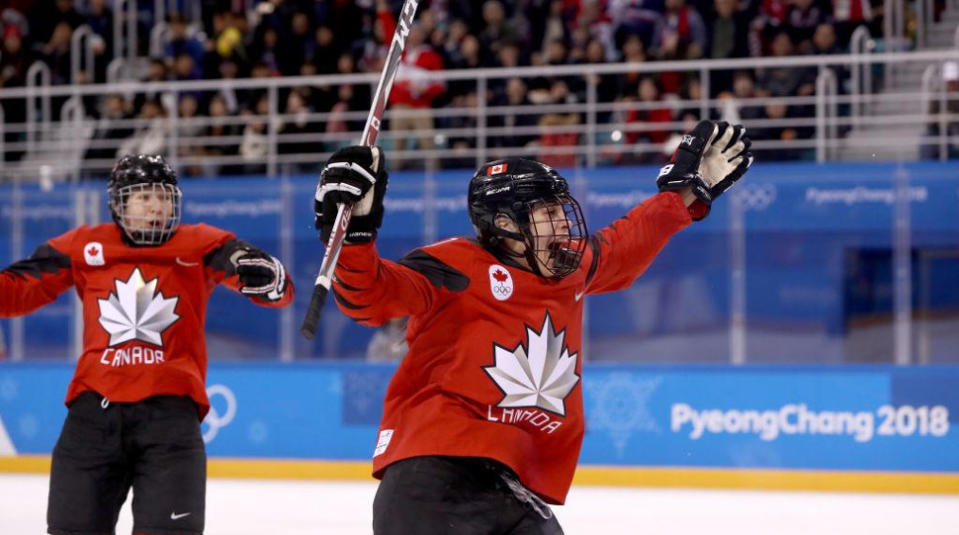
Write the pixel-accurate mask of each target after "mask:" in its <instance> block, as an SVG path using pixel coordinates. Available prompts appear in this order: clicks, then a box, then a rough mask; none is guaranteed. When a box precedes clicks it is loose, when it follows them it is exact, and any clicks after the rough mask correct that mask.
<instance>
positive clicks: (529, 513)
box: [500, 467, 563, 535]
mask: <svg viewBox="0 0 959 535" xmlns="http://www.w3.org/2000/svg"><path fill="white" fill-rule="evenodd" d="M500 477H501V478H502V480H503V482H504V483H505V485H506V488H507V489H508V491H509V492H511V493H512V495H513V496H514V497H515V498H516V501H517V502H519V503H520V504H521V505H522V508H523V509H524V510H525V514H524V515H523V517H522V518H521V519H520V521H519V522H517V523H516V525H514V526H512V527H510V529H508V530H507V531H505V532H503V535H563V528H562V527H560V525H559V521H558V520H557V519H556V515H555V514H553V510H552V508H550V506H549V505H548V504H547V503H546V502H544V501H543V500H542V499H540V498H539V496H537V495H535V494H533V493H532V492H530V490H529V489H527V488H526V487H524V486H523V484H522V483H520V481H519V478H518V477H516V475H515V474H514V473H513V472H512V471H510V470H508V469H506V468H505V467H503V470H502V471H501V473H500Z"/></svg>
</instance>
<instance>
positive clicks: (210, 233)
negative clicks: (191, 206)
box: [177, 223, 236, 243]
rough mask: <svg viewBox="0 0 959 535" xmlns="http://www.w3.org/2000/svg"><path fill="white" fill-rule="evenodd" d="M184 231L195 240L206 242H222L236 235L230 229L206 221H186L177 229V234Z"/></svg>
mask: <svg viewBox="0 0 959 535" xmlns="http://www.w3.org/2000/svg"><path fill="white" fill-rule="evenodd" d="M181 232H182V233H183V234H184V235H186V236H187V237H189V238H190V239H191V240H193V241H201V242H206V243H222V242H225V241H226V240H229V239H230V238H235V237H236V236H235V235H234V234H233V233H232V232H230V231H228V230H223V229H221V228H219V227H214V226H213V225H207V224H206V223H184V224H182V225H180V227H179V228H178V229H177V234H179V233H181Z"/></svg>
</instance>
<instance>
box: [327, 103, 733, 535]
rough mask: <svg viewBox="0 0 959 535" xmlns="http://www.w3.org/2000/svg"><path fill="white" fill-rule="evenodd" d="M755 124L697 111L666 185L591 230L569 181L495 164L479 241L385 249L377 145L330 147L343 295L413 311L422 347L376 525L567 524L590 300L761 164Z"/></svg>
mask: <svg viewBox="0 0 959 535" xmlns="http://www.w3.org/2000/svg"><path fill="white" fill-rule="evenodd" d="M749 145H750V143H749V139H748V138H747V137H745V136H744V129H743V128H742V127H741V126H730V125H727V124H725V123H714V122H711V121H702V122H700V123H699V124H698V125H697V126H696V128H695V129H694V131H693V132H690V133H689V134H687V135H686V136H684V137H683V140H682V142H681V144H680V146H679V148H678V149H677V151H676V153H675V155H674V157H673V159H672V160H671V162H670V163H669V164H668V165H666V166H665V167H663V169H662V171H660V173H659V177H658V179H657V184H658V186H659V189H660V193H659V194H657V195H655V196H654V197H652V198H650V199H648V200H647V201H645V202H643V203H642V204H640V205H639V206H636V207H635V208H633V209H632V210H630V211H629V213H627V214H626V216H625V217H623V218H621V219H619V220H618V221H616V222H615V223H613V224H611V225H610V226H608V227H606V228H604V229H602V230H601V231H599V232H598V233H597V234H595V235H593V236H590V235H588V233H587V230H586V222H585V221H584V219H583V213H582V210H581V209H580V206H579V204H578V203H577V202H576V200H575V199H574V198H573V197H572V195H571V194H570V192H569V186H568V185H567V183H566V180H565V179H564V178H563V177H562V176H560V174H559V173H557V172H556V171H555V170H553V169H551V168H550V167H548V166H546V165H543V164H541V163H538V162H534V161H530V160H524V159H519V158H511V159H506V160H498V161H494V162H490V163H488V164H486V165H484V166H482V167H481V168H480V169H479V170H478V171H477V172H476V174H475V175H474V176H473V178H472V180H471V181H470V183H469V193H468V198H467V202H468V204H469V214H470V219H471V221H472V223H473V226H474V227H475V229H476V237H475V238H473V237H470V238H466V237H462V238H453V239H448V240H444V241H441V242H439V243H435V244H433V245H429V246H426V247H423V248H420V249H417V250H415V251H413V252H412V253H410V254H408V255H407V256H406V257H404V258H403V259H401V260H399V261H398V262H391V261H388V260H384V259H381V258H380V257H379V256H378V255H377V252H376V248H375V246H374V243H373V242H374V239H375V238H376V233H377V229H378V228H379V226H380V223H381V221H382V219H383V196H384V194H385V192H386V183H387V172H386V162H385V159H384V155H383V153H382V152H381V150H380V149H379V148H367V147H350V148H346V149H342V150H340V151H339V152H337V153H336V154H334V155H333V157H332V158H330V160H329V162H328V164H327V166H326V168H325V169H324V171H323V174H322V177H321V179H320V184H319V186H318V187H317V191H316V198H315V203H314V206H315V209H316V224H317V227H318V228H319V229H320V230H321V235H322V236H323V239H324V241H326V237H327V236H328V235H329V233H330V231H331V228H332V225H333V220H334V217H335V215H336V204H337V203H339V202H349V203H356V204H355V205H354V209H353V219H352V220H351V222H350V226H349V228H348V230H347V238H346V240H347V241H346V245H345V246H344V248H343V251H342V253H341V256H340V259H339V264H338V266H337V268H336V271H335V279H334V282H333V287H332V290H333V293H334V297H335V299H336V301H337V304H338V306H339V308H340V310H342V311H343V312H344V313H345V314H346V315H348V316H349V317H351V318H353V319H354V320H356V321H358V322H361V323H363V324H366V325H379V324H382V323H384V322H386V321H388V320H390V319H391V318H396V317H402V316H406V315H409V316H410V320H409V326H408V334H407V340H408V343H409V353H408V354H407V356H406V358H405V359H404V360H403V361H402V362H401V363H400V366H399V369H398V370H397V371H396V374H395V375H394V376H393V379H392V381H391V382H390V385H389V388H388V390H387V393H386V400H385V407H384V414H383V420H382V422H381V425H380V429H379V434H378V437H377V441H376V446H375V450H374V452H373V473H374V476H375V477H377V478H380V479H381V480H382V481H381V483H380V485H379V489H378V490H377V493H376V499H375V501H374V503H373V531H374V533H375V534H376V535H401V534H402V535H420V534H422V535H438V534H489V535H506V534H512V535H519V534H523V535H534V534H560V533H562V529H561V528H560V526H559V523H558V522H557V520H556V518H555V516H554V515H553V512H552V510H551V509H550V507H549V505H548V504H562V503H563V502H564V501H565V499H566V494H567V492H568V490H569V486H570V482H571V480H572V478H573V472H574V469H575V467H576V462H577V458H578V456H579V450H580V445H581V443H582V439H583V430H584V416H583V401H582V385H581V383H580V377H581V367H582V360H583V356H582V345H581V330H582V315H583V301H582V297H583V295H586V294H595V293H603V292H610V291H614V290H620V289H623V288H626V287H628V286H630V285H631V284H632V282H633V281H634V280H635V279H636V277H638V276H639V275H640V274H641V273H642V272H643V271H645V269H646V268H647V267H648V266H649V265H650V263H651V262H652V261H653V259H654V258H655V257H656V255H657V254H658V253H659V251H660V250H661V249H662V248H663V247H664V246H665V245H666V243H667V242H668V241H669V238H670V237H671V236H672V235H673V234H675V233H676V232H678V231H679V230H681V229H683V228H684V227H686V226H687V225H689V224H690V223H691V222H692V221H694V220H699V219H702V218H703V217H705V216H706V215H707V214H708V212H709V208H710V205H711V203H712V201H713V200H714V199H715V198H716V197H718V196H719V195H720V194H721V193H723V192H724V191H725V190H726V189H728V188H729V187H730V186H732V185H733V183H735V182H736V181H737V180H738V179H739V178H740V177H741V176H742V175H743V173H745V172H746V170H747V169H748V168H749V166H750V164H751V163H752V155H751V154H750V153H749Z"/></svg>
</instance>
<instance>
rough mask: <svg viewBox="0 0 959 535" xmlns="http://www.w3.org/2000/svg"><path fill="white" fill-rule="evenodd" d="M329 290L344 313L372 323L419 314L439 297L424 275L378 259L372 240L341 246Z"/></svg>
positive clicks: (381, 322) (360, 320) (376, 323)
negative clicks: (331, 286) (341, 249)
mask: <svg viewBox="0 0 959 535" xmlns="http://www.w3.org/2000/svg"><path fill="white" fill-rule="evenodd" d="M332 291H333V297H334V299H336V305H337V306H338V307H339V309H340V311H341V312H343V314H345V315H346V316H348V317H350V318H351V319H353V320H354V321H357V322H359V323H362V324H364V325H371V326H376V325H382V324H383V323H386V322H387V321H389V320H391V319H393V318H401V317H403V316H409V315H416V314H422V313H423V312H425V311H427V310H429V308H430V307H431V306H433V303H434V302H435V301H436V300H437V299H438V298H439V288H437V287H436V286H434V284H431V282H430V280H429V278H428V277H427V275H424V274H423V273H421V272H419V271H416V270H414V269H412V268H410V267H407V266H406V265H401V264H399V263H396V262H392V261H390V260H384V259H382V258H380V256H379V254H377V252H376V246H375V245H373V244H372V243H366V244H357V245H346V246H344V247H343V251H342V252H341V253H340V258H339V262H337V264H336V271H335V273H334V277H333V288H332Z"/></svg>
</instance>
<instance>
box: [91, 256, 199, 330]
mask: <svg viewBox="0 0 959 535" xmlns="http://www.w3.org/2000/svg"><path fill="white" fill-rule="evenodd" d="M157 281H158V279H153V280H151V281H149V282H146V281H144V280H143V274H142V273H140V269H139V268H135V269H134V270H133V273H131V274H130V278H129V279H128V280H127V281H126V282H123V281H119V280H118V281H115V284H116V292H115V293H111V294H110V295H109V296H107V299H98V300H97V303H98V304H99V305H100V325H102V326H103V329H104V330H105V331H107V332H108V333H109V334H110V345H111V346H114V345H116V344H121V343H123V342H126V341H129V340H142V341H144V342H147V343H150V344H154V345H158V346H162V345H163V338H162V334H163V331H165V330H166V329H167V328H168V327H169V326H170V325H173V323H174V322H176V320H178V319H180V316H179V315H178V314H177V313H176V312H175V310H176V305H177V302H178V301H179V299H180V298H179V297H171V298H167V297H164V296H163V294H162V293H160V292H158V291H157Z"/></svg>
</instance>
